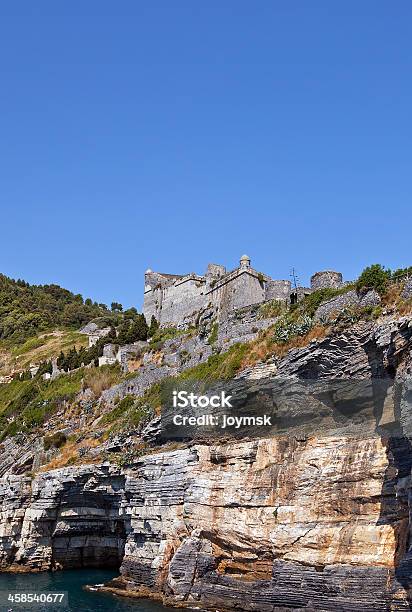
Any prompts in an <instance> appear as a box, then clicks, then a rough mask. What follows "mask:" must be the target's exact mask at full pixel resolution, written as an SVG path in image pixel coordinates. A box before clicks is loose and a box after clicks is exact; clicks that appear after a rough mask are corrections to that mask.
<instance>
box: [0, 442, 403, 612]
mask: <svg viewBox="0 0 412 612" xmlns="http://www.w3.org/2000/svg"><path fill="white" fill-rule="evenodd" d="M394 476H395V470H393V473H392V474H389V475H388V455H387V448H386V447H385V445H384V443H383V442H382V441H381V440H380V439H379V438H376V439H368V440H364V439H359V440H351V439H346V438H323V439H318V440H316V439H313V440H307V441H297V440H293V439H288V438H283V439H263V440H255V441H242V442H234V443H231V444H224V445H217V446H205V445H194V446H193V447H192V448H190V449H182V450H177V451H173V452H167V453H159V454H155V455H151V456H147V457H145V458H142V459H141V460H140V461H139V462H138V463H137V464H136V465H135V466H134V467H133V468H132V469H129V470H127V471H123V472H121V470H119V469H118V468H114V467H110V466H106V465H102V466H84V467H81V468H78V467H73V468H64V469H60V470H55V471H52V472H49V473H46V474H42V475H39V476H38V477H36V478H35V479H34V480H32V481H31V480H30V479H28V478H25V477H19V476H9V477H6V478H4V479H3V480H2V482H1V487H0V500H1V504H0V507H1V531H0V537H1V548H0V563H1V567H3V568H4V569H6V568H10V567H11V568H13V567H14V568H15V567H16V566H21V567H24V568H28V569H31V570H44V569H50V568H67V567H82V566H89V567H90V566H113V567H115V566H116V565H120V564H121V567H120V578H119V579H118V580H115V581H114V583H113V585H112V587H113V588H117V589H122V590H125V591H129V592H130V591H133V592H134V591H136V592H138V593H141V594H142V595H147V593H151V594H158V595H159V596H161V597H162V598H163V599H164V601H166V602H168V603H169V604H179V605H180V606H187V607H194V606H195V605H196V606H200V607H202V608H206V609H210V610H216V609H219V610H225V609H241V610H262V611H265V610H268V611H269V610H276V609H282V608H284V607H285V606H288V607H292V608H300V609H302V608H303V609H312V610H361V609H363V610H371V611H372V610H388V609H399V610H401V609H405V610H406V609H409V608H408V603H407V600H406V592H405V590H404V589H403V588H402V586H401V585H400V584H399V583H398V581H397V579H396V569H395V567H394V557H396V556H397V555H401V554H404V552H405V544H406V537H407V529H408V511H407V507H406V506H405V505H403V504H402V503H399V502H397V501H396V486H395V483H394V482H393V481H391V480H389V478H393V477H394ZM404 484H405V483H404ZM390 606H397V607H392V608H390Z"/></svg>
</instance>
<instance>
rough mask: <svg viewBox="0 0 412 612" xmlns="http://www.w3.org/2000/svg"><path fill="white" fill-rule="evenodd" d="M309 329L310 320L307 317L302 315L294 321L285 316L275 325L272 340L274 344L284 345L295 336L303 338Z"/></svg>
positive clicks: (310, 326) (310, 325)
mask: <svg viewBox="0 0 412 612" xmlns="http://www.w3.org/2000/svg"><path fill="white" fill-rule="evenodd" d="M311 328H312V319H311V318H310V317H309V316H308V315H304V316H302V317H300V318H299V319H297V320H296V321H295V320H291V319H290V318H289V317H287V316H285V317H282V319H280V320H279V321H278V322H277V323H276V324H275V326H274V329H273V339H274V341H275V342H279V343H280V344H284V343H286V342H288V341H289V340H290V339H291V338H293V337H295V336H305V335H306V334H307V333H308V332H309V331H310V329H311Z"/></svg>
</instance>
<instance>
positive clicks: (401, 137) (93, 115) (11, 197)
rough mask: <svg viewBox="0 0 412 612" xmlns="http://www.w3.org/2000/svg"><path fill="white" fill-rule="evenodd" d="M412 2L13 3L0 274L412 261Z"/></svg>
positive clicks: (128, 281) (348, 269)
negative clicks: (244, 258) (243, 260)
mask: <svg viewBox="0 0 412 612" xmlns="http://www.w3.org/2000/svg"><path fill="white" fill-rule="evenodd" d="M411 23H412V3H411V2H410V0H399V1H398V2H389V1H388V0H362V1H359V0H341V1H338V0H337V1H331V0H310V1H309V0H305V1H304V0H301V1H298V0H283V1H277V0H260V1H258V2H256V1H253V0H248V1H247V2H245V1H243V0H207V1H204V2H195V1H193V0H174V1H170V0H162V1H160V0H159V1H156V0H154V1H149V2H143V1H141V0H133V1H128V0H122V1H121V2H114V1H113V2H110V3H109V2H105V1H103V0H98V1H94V0H86V1H85V2H56V1H55V0H53V1H50V2H49V1H47V0H44V1H43V0H39V1H38V2H33V1H32V0H30V1H18V0H12V1H7V0H5V1H3V2H1V4H0V121H1V132H0V134H1V135H0V207H1V218H0V225H1V230H0V271H2V272H3V273H5V274H7V275H9V276H12V277H20V278H24V279H26V280H28V281H30V282H34V283H50V282H55V283H58V284H61V285H62V286H65V287H67V288H69V289H72V290H73V291H75V292H76V293H77V292H80V293H82V294H83V295H84V296H85V297H87V296H90V297H92V298H93V299H96V300H97V301H99V302H106V303H110V302H111V301H112V300H119V301H121V302H123V304H125V305H128V306H129V305H132V304H135V305H137V306H140V305H141V300H142V290H143V273H144V270H145V269H146V268H148V267H150V268H152V269H154V270H158V271H162V272H171V273H185V272H191V271H195V272H198V273H202V272H203V271H204V269H205V268H206V265H207V263H208V262H209V261H213V262H216V263H223V264H225V265H226V266H227V267H229V268H233V267H235V266H236V265H237V262H238V259H239V256H240V255H241V254H242V253H247V254H248V255H250V256H251V258H252V265H253V266H254V267H256V268H257V269H258V270H261V271H263V272H266V273H268V274H271V275H272V276H273V277H274V278H289V274H290V270H291V268H292V267H293V266H294V267H295V268H296V269H297V271H298V276H299V278H300V280H301V281H302V283H307V282H308V280H309V276H310V274H311V273H312V272H314V271H316V270H320V269H327V268H333V269H337V270H340V271H342V272H343V273H344V276H345V277H346V278H347V279H351V278H354V277H356V276H357V275H358V273H359V271H360V270H361V269H362V268H363V267H364V266H365V265H367V264H370V263H375V262H380V263H383V264H386V265H387V266H389V267H398V266H404V265H412V248H411V217H412V213H411V204H412V197H411V196H412V168H411V161H412V150H411V144H412V126H411V114H412V37H411Z"/></svg>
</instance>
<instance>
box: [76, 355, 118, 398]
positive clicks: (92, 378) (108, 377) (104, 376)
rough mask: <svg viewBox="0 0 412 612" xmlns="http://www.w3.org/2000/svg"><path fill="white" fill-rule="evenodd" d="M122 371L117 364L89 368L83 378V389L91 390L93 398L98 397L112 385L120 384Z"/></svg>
mask: <svg viewBox="0 0 412 612" xmlns="http://www.w3.org/2000/svg"><path fill="white" fill-rule="evenodd" d="M121 380H122V371H121V367H120V364H119V363H115V364H113V365H105V366H101V367H100V368H90V369H88V370H87V371H86V373H85V376H84V383H83V384H84V388H85V389H86V388H87V389H91V390H92V391H93V394H94V395H95V397H100V395H101V394H102V393H103V391H105V390H106V389H110V387H112V386H113V385H116V384H117V383H119V382H121Z"/></svg>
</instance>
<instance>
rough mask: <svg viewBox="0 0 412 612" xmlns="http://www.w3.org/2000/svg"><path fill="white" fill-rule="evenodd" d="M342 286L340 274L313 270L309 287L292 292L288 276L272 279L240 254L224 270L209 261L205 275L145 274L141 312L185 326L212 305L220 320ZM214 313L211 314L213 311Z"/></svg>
mask: <svg viewBox="0 0 412 612" xmlns="http://www.w3.org/2000/svg"><path fill="white" fill-rule="evenodd" d="M341 286H342V274H340V272H335V271H333V270H326V271H322V272H316V274H314V275H313V276H312V278H311V288H310V289H309V288H305V287H298V288H297V290H294V291H293V292H292V289H291V282H290V281H288V280H273V279H272V278H270V277H269V276H267V275H266V274H262V273H260V272H257V271H256V270H255V269H253V268H252V267H251V265H250V258H249V257H248V256H247V255H243V256H242V257H241V259H240V266H239V267H238V268H236V269H235V270H233V271H232V272H229V273H226V269H225V267H224V266H221V265H218V264H209V265H208V268H207V271H206V275H205V276H197V275H196V274H188V275H186V276H179V275H172V274H160V273H156V272H152V271H151V270H147V272H146V274H145V294H144V315H145V317H146V320H147V322H148V323H150V320H151V318H152V316H153V315H154V316H155V317H156V319H157V321H158V322H159V323H160V325H161V326H163V327H167V326H178V327H183V326H185V327H186V326H188V325H191V324H194V323H195V322H196V320H197V319H198V315H199V311H201V310H204V309H205V308H206V309H208V307H209V306H212V307H213V310H214V312H217V313H218V316H219V319H220V320H221V321H223V320H225V319H226V318H227V317H228V315H229V314H230V313H231V312H233V311H234V310H236V309H239V308H244V307H246V306H251V305H253V304H260V303H262V302H265V301H270V300H279V301H281V302H283V303H285V304H289V303H290V301H291V299H292V300H293V301H300V300H302V299H303V298H304V296H305V295H308V294H310V293H311V292H312V291H314V290H316V289H321V288H324V287H332V288H338V287H341ZM213 316H214V315H213Z"/></svg>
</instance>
